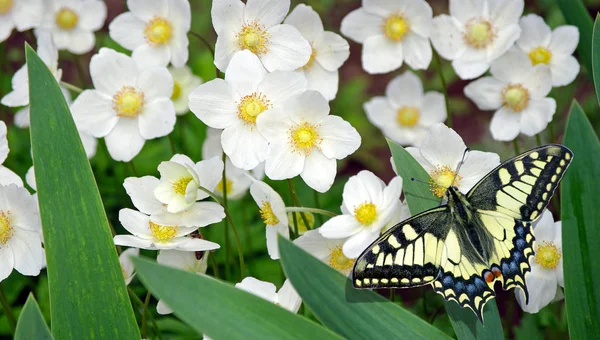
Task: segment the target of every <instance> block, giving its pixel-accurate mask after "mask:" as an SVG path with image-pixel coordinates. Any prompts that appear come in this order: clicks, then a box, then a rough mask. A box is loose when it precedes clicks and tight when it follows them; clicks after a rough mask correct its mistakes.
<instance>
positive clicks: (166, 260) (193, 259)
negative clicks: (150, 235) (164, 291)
mask: <svg viewBox="0 0 600 340" xmlns="http://www.w3.org/2000/svg"><path fill="white" fill-rule="evenodd" d="M156 262H158V263H160V264H162V265H165V266H169V267H172V268H177V269H181V270H185V271H187V272H190V273H194V274H204V273H206V269H207V268H208V254H207V253H206V252H191V251H177V250H161V251H160V252H159V253H158V256H157V257H156ZM156 311H157V312H158V314H161V315H166V314H171V313H173V310H172V309H171V308H169V306H167V305H166V304H165V303H164V301H162V300H158V304H157V305H156Z"/></svg>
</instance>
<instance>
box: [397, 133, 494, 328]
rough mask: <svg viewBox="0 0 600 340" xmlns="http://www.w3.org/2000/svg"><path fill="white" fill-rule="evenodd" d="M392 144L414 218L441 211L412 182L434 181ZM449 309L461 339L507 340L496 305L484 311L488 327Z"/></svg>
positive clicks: (434, 200) (423, 186)
mask: <svg viewBox="0 0 600 340" xmlns="http://www.w3.org/2000/svg"><path fill="white" fill-rule="evenodd" d="M388 144H389V145H390V150H391V151H392V157H393V159H394V164H395V165H396V170H397V171H398V175H400V176H401V177H402V178H403V179H404V181H403V182H402V186H403V188H404V195H405V196H406V201H407V202H408V208H409V209H410V212H411V214H413V215H415V214H418V213H420V212H421V211H424V210H427V209H431V208H435V207H437V206H438V205H439V203H440V199H439V198H438V197H435V196H433V195H432V194H431V191H430V190H429V186H428V185H426V184H423V183H419V182H416V181H411V180H410V179H411V178H416V179H419V180H421V181H425V182H427V181H428V180H429V178H430V177H429V174H428V173H427V171H425V169H423V167H422V166H421V165H420V164H419V162H417V161H416V160H415V159H414V158H413V156H411V154H410V153H408V152H407V151H406V150H404V148H403V147H402V146H400V145H398V144H396V143H394V142H392V141H390V140H388ZM445 305H446V313H448V317H450V321H451V322H452V327H453V328H454V332H455V333H456V336H457V337H458V338H459V339H504V332H503V330H502V321H501V320H500V315H499V314H498V307H497V306H496V302H495V301H489V302H488V303H487V304H486V305H485V307H484V308H483V319H484V322H485V327H484V325H482V324H481V322H479V320H478V319H477V317H476V316H475V314H474V313H473V312H472V311H471V310H470V309H468V308H461V307H460V306H459V305H458V304H456V303H455V302H450V301H445Z"/></svg>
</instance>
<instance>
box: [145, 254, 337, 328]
mask: <svg viewBox="0 0 600 340" xmlns="http://www.w3.org/2000/svg"><path fill="white" fill-rule="evenodd" d="M133 262H134V264H135V268H136V270H137V275H138V276H139V277H140V279H141V280H142V282H143V283H144V285H145V286H146V287H148V289H149V290H150V291H151V292H152V293H153V294H155V295H156V296H157V297H158V298H160V299H162V300H164V301H165V303H166V304H167V305H168V306H169V307H170V308H171V309H173V311H174V313H175V315H176V316H177V317H179V318H180V319H181V320H183V321H184V322H186V323H187V324H188V325H190V326H191V327H192V328H194V329H195V330H196V331H197V332H198V333H200V334H202V333H204V334H206V335H208V336H210V337H211V338H214V339H266V338H270V339H309V338H314V339H341V338H340V337H339V336H337V335H336V334H334V333H332V332H331V331H329V330H327V329H325V328H323V327H321V326H319V325H317V324H315V323H314V322H312V321H310V320H308V319H305V318H303V317H301V316H299V315H295V314H293V313H291V312H289V311H287V310H285V309H283V308H281V307H278V306H276V305H275V304H273V303H270V302H268V301H265V300H263V299H261V298H259V297H257V296H254V295H252V294H250V293H247V292H244V291H242V290H240V289H237V288H235V287H232V286H231V285H230V284H227V283H224V282H221V281H219V280H216V279H214V278H212V277H209V276H205V275H196V274H192V273H188V272H185V271H182V270H178V269H174V268H170V267H166V266H161V265H159V264H157V263H155V262H152V261H149V260H147V259H143V258H133Z"/></svg>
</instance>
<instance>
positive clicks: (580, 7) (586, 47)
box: [557, 0, 593, 75]
mask: <svg viewBox="0 0 600 340" xmlns="http://www.w3.org/2000/svg"><path fill="white" fill-rule="evenodd" d="M557 3H558V7H560V10H561V12H562V13H563V16H564V17H565V20H566V21H567V23H568V24H569V25H574V26H577V28H578V29H579V45H577V53H578V54H579V59H580V60H581V62H582V63H583V66H584V67H585V68H587V70H588V72H590V75H591V73H592V69H593V68H592V26H593V23H592V17H591V16H590V14H589V13H588V11H587V8H586V7H585V5H584V4H583V1H582V0H557Z"/></svg>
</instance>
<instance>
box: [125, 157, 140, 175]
mask: <svg viewBox="0 0 600 340" xmlns="http://www.w3.org/2000/svg"><path fill="white" fill-rule="evenodd" d="M127 163H128V164H129V166H130V167H131V171H132V172H133V175H134V176H135V177H139V175H138V172H137V169H136V168H135V165H134V164H133V160H130V161H129V162H127Z"/></svg>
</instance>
